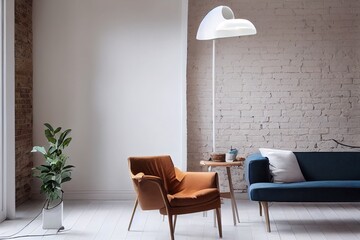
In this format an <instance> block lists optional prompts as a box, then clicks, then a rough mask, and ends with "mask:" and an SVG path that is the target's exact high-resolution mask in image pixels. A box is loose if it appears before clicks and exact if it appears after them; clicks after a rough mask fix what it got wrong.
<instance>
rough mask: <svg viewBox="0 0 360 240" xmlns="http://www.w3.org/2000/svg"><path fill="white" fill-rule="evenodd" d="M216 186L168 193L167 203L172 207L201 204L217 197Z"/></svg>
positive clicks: (218, 194)
mask: <svg viewBox="0 0 360 240" xmlns="http://www.w3.org/2000/svg"><path fill="white" fill-rule="evenodd" d="M219 196H220V193H219V191H218V189H217V188H207V189H202V190H199V191H181V192H178V193H175V194H168V195H167V197H168V199H169V203H170V205H171V206H172V207H185V206H189V205H201V204H205V203H208V202H211V201H214V200H215V199H217V198H219Z"/></svg>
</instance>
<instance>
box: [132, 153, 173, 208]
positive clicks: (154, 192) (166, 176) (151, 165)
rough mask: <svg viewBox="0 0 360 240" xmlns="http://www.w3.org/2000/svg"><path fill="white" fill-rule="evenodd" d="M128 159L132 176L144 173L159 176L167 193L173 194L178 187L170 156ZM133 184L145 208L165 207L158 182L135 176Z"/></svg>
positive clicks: (142, 206)
mask: <svg viewBox="0 0 360 240" xmlns="http://www.w3.org/2000/svg"><path fill="white" fill-rule="evenodd" d="M128 161H129V169H130V174H131V175H132V176H135V175H136V174H139V173H143V174H144V175H147V176H155V177H159V181H160V182H161V185H162V187H163V190H164V191H165V194H167V193H170V194H171V193H173V192H174V191H175V189H177V187H178V185H179V181H178V180H177V179H176V174H175V168H174V164H173V162H172V160H171V157H170V156H151V157H129V159H128ZM133 184H134V188H135V191H136V192H137V194H138V199H139V204H140V206H141V208H142V209H143V210H154V209H161V208H164V207H165V205H164V199H163V198H164V196H163V194H162V192H161V189H160V188H159V185H158V184H157V183H156V182H154V181H147V180H140V181H138V180H135V179H134V178H133ZM165 197H166V196H165Z"/></svg>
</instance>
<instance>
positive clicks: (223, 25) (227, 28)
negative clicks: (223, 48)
mask: <svg viewBox="0 0 360 240" xmlns="http://www.w3.org/2000/svg"><path fill="white" fill-rule="evenodd" d="M254 34H256V28H255V26H254V24H252V23H251V22H250V21H249V20H246V19H235V17H234V13H233V11H232V10H231V9H230V8H229V7H227V6H218V7H216V8H214V9H213V10H211V11H210V12H209V13H208V14H207V15H206V16H205V17H204V19H203V20H202V21H201V23H200V26H199V29H198V31H197V35H196V39H197V40H212V41H213V53H212V123H213V124H212V125H213V126H212V128H213V129H212V134H213V135H212V140H213V147H212V151H213V152H216V144H215V40H216V39H219V38H228V37H239V36H247V35H254Z"/></svg>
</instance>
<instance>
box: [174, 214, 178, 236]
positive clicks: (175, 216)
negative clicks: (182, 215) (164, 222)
mask: <svg viewBox="0 0 360 240" xmlns="http://www.w3.org/2000/svg"><path fill="white" fill-rule="evenodd" d="M176 221H177V215H174V232H175V228H176Z"/></svg>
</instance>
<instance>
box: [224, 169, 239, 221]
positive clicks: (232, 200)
mask: <svg viewBox="0 0 360 240" xmlns="http://www.w3.org/2000/svg"><path fill="white" fill-rule="evenodd" d="M226 173H227V175H228V181H229V189H230V197H231V205H232V211H233V219H234V226H236V217H235V214H236V216H237V220H238V221H239V222H240V219H239V213H238V209H237V206H236V200H235V194H234V188H233V185H232V178H231V171H230V167H226Z"/></svg>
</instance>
